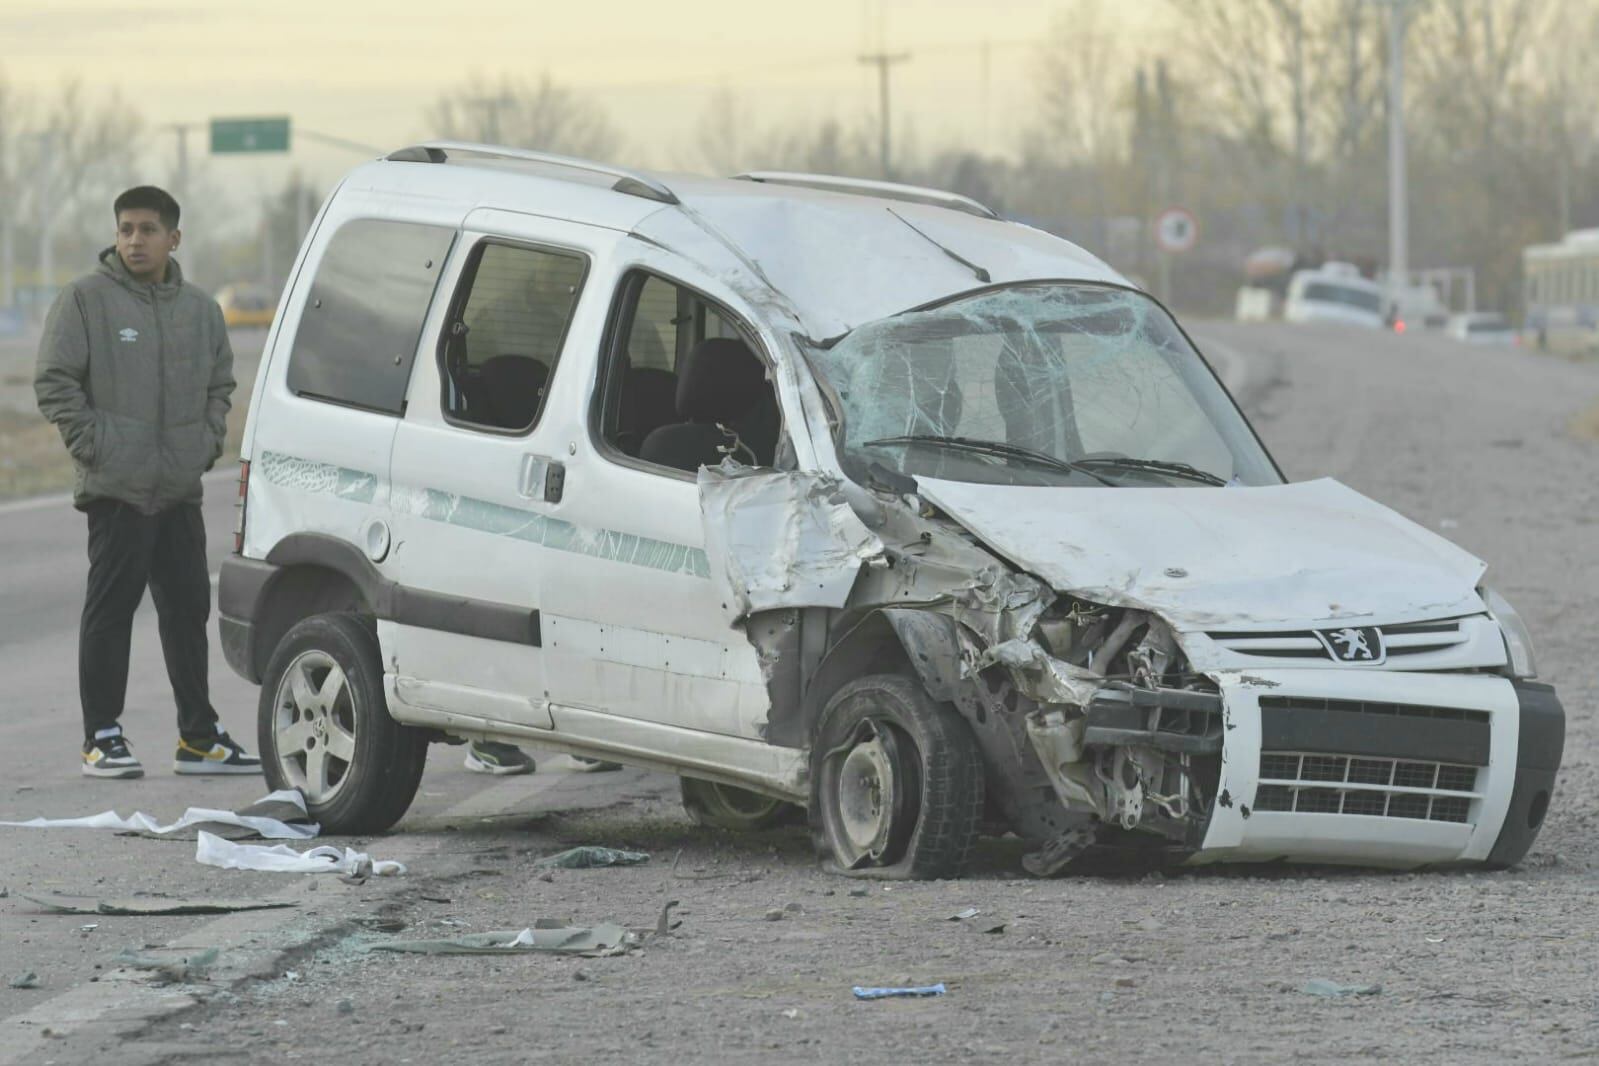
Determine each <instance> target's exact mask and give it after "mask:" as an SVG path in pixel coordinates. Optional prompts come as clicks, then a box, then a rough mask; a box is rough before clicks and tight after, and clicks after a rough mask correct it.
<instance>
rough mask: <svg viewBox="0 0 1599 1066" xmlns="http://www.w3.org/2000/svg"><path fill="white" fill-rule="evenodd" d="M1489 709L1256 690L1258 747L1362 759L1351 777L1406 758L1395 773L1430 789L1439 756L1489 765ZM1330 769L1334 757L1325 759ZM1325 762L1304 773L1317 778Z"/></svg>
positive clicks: (1405, 781) (1404, 781)
mask: <svg viewBox="0 0 1599 1066" xmlns="http://www.w3.org/2000/svg"><path fill="white" fill-rule="evenodd" d="M1491 720H1492V715H1491V714H1490V713H1489V712H1488V711H1479V710H1474V709H1468V708H1463V707H1434V706H1429V705H1427V704H1417V703H1387V702H1379V701H1371V700H1330V699H1320V698H1317V697H1312V696H1262V697H1260V746H1261V748H1262V749H1263V750H1265V751H1268V752H1273V751H1278V752H1282V751H1292V752H1302V753H1309V752H1314V753H1317V754H1325V755H1336V756H1339V757H1341V758H1345V759H1357V760H1360V761H1361V767H1360V768H1359V770H1358V771H1357V776H1356V777H1354V778H1347V779H1346V778H1344V777H1343V776H1342V774H1340V775H1339V777H1338V779H1339V780H1357V781H1360V782H1361V783H1364V784H1375V783H1377V782H1374V781H1367V780H1366V779H1365V777H1364V776H1360V775H1369V774H1371V773H1374V772H1377V771H1376V767H1375V765H1372V766H1367V765H1365V764H1366V762H1368V761H1370V762H1373V763H1376V762H1381V763H1384V764H1387V763H1389V762H1392V761H1394V760H1398V761H1400V762H1402V763H1404V764H1405V766H1404V769H1403V771H1402V772H1401V778H1400V779H1399V780H1393V779H1390V780H1389V781H1388V782H1387V783H1390V784H1398V785H1403V786H1404V787H1406V788H1432V787H1433V785H1434V781H1433V778H1432V776H1431V775H1432V768H1433V767H1434V766H1436V765H1437V764H1438V763H1450V764H1454V765H1458V766H1468V767H1469V766H1487V765H1488V755H1489V751H1490V748H1491V747H1492V740H1493V738H1492V729H1491ZM1325 768H1333V769H1336V768H1337V767H1336V764H1332V763H1328V764H1325ZM1323 769H1324V765H1323V764H1321V763H1317V764H1315V765H1314V767H1312V769H1311V771H1310V772H1308V773H1307V774H1306V778H1307V779H1308V780H1322V778H1320V777H1319V776H1312V774H1319V773H1320V772H1322V770H1323Z"/></svg>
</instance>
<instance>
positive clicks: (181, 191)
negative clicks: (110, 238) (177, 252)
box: [167, 122, 200, 281]
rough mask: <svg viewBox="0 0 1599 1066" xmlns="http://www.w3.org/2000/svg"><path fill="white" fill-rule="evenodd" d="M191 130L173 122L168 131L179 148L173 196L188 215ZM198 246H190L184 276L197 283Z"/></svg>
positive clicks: (198, 274)
mask: <svg viewBox="0 0 1599 1066" xmlns="http://www.w3.org/2000/svg"><path fill="white" fill-rule="evenodd" d="M191 128H192V127H191V126H190V124H189V123H186V122H172V123H169V124H168V125H167V129H169V130H171V131H172V133H173V135H174V136H175V137H176V138H177V147H178V165H177V168H176V169H175V170H174V171H173V184H175V185H176V186H177V190H176V191H175V192H174V194H173V196H174V198H175V199H176V200H177V201H178V205H179V206H180V207H181V208H183V210H184V211H185V212H186V213H189V212H192V211H193V209H194V205H193V204H192V203H191V202H190V197H189V130H190V129H191ZM196 246H197V245H190V246H189V249H190V250H189V251H188V252H186V253H185V254H184V257H183V260H184V262H186V263H187V264H188V267H187V268H186V269H185V270H184V274H185V276H186V277H187V278H188V280H190V281H195V280H197V279H198V278H199V277H200V273H199V270H198V268H197V267H196V266H195V257H194V254H193V249H194V248H195V247H196Z"/></svg>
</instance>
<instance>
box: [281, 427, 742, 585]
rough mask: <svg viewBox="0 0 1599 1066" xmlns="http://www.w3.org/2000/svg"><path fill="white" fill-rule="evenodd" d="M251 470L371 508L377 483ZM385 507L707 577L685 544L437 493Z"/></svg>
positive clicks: (303, 470) (349, 474) (313, 471)
mask: <svg viewBox="0 0 1599 1066" xmlns="http://www.w3.org/2000/svg"><path fill="white" fill-rule="evenodd" d="M256 469H258V470H259V471H260V473H261V475H262V476H263V477H265V478H266V479H267V480H268V481H270V482H272V483H273V484H276V485H283V486H285V487H287V488H296V489H300V490H302V491H305V492H324V493H331V494H333V495H335V496H338V497H340V498H341V499H347V500H351V501H352V502H356V503H371V502H372V500H373V499H374V498H375V497H376V495H377V486H378V478H377V475H375V474H368V473H364V472H362V471H360V470H350V469H347V468H345V467H340V466H333V465H331V464H328V463H315V462H312V461H310V460H308V459H299V458H296V457H294V456H290V455H282V454H280V453H278V452H263V453H262V454H261V465H260V466H259V467H258V468H256ZM390 503H391V505H392V506H393V508H394V509H395V510H396V511H405V512H408V513H411V514H415V515H417V516H418V517H420V518H426V519H428V520H429V521H433V522H443V523H445V524H446V525H452V526H460V527H461V528H463V529H472V530H476V531H477V532H480V533H489V534H492V535H494V536H498V537H512V538H514V539H516V540H521V541H526V542H527V543H529V544H537V545H539V546H540V547H544V548H549V549H551V550H552V551H562V552H571V553H573V554H575V555H586V556H589V557H590V558H594V559H607V560H610V561H613V562H618V563H624V564H626V565H629V566H643V567H647V568H649V569H651V570H664V571H666V572H668V573H674V574H686V575H688V576H690V577H697V578H703V579H705V580H709V579H710V576H711V566H710V560H708V559H707V558H706V556H705V552H703V551H701V550H700V549H699V548H692V547H689V546H688V545H687V544H673V543H671V542H670V541H664V540H654V539H653V538H650V537H641V536H638V535H637V534H634V533H622V532H619V531H617V530H614V529H588V528H584V527H582V526H576V525H573V524H572V523H571V522H568V521H566V520H565V519H562V518H551V517H549V516H547V515H541V514H537V513H535V512H533V511H523V510H520V509H518V508H515V507H506V506H504V505H502V504H497V503H490V502H488V501H487V500H476V499H473V498H472V497H470V496H456V495H453V494H451V493H448V492H441V491H439V490H438V489H422V490H420V491H416V492H405V491H403V490H402V491H400V492H396V493H394V494H393V497H392V499H391V501H390Z"/></svg>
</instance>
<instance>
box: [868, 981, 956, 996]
mask: <svg viewBox="0 0 1599 1066" xmlns="http://www.w3.org/2000/svg"><path fill="white" fill-rule="evenodd" d="M943 994H944V982H942V981H940V982H939V983H938V984H936V985H922V986H921V987H919V988H862V987H861V986H860V985H856V986H855V998H856V999H893V998H896V997H899V996H912V997H915V996H942V995H943Z"/></svg>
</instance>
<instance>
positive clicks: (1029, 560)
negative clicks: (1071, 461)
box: [918, 478, 1486, 630]
mask: <svg viewBox="0 0 1599 1066" xmlns="http://www.w3.org/2000/svg"><path fill="white" fill-rule="evenodd" d="M918 485H919V487H920V490H921V492H922V494H923V495H924V496H926V497H927V498H928V499H929V500H931V501H933V502H934V503H936V504H937V505H938V506H940V507H942V508H943V509H944V510H946V511H948V512H949V513H950V515H952V516H953V517H954V518H955V519H956V520H958V521H959V522H961V523H962V524H964V525H965V526H966V527H967V528H969V529H970V530H971V531H972V532H973V533H975V534H976V535H977V536H979V537H980V538H982V539H983V541H984V542H986V543H987V544H988V545H989V546H991V547H992V548H994V549H995V550H996V551H998V552H999V553H1000V554H1002V555H1004V556H1006V557H1007V558H1009V559H1011V560H1012V561H1014V562H1015V563H1016V564H1018V565H1019V566H1021V567H1023V568H1024V569H1026V570H1029V571H1031V572H1032V573H1035V574H1037V575H1038V576H1040V577H1042V578H1044V579H1045V580H1046V581H1048V582H1049V583H1050V584H1051V585H1052V586H1054V588H1055V589H1057V590H1059V591H1061V592H1070V593H1072V594H1073V595H1077V596H1081V597H1083V598H1084V599H1088V600H1093V601H1095V602H1099V603H1106V604H1110V605H1112V606H1120V607H1137V608H1143V609H1146V610H1152V611H1158V612H1159V613H1160V614H1161V615H1162V617H1164V618H1165V619H1166V620H1167V621H1169V622H1170V623H1171V624H1172V625H1173V626H1174V627H1175V628H1176V629H1178V630H1199V629H1205V628H1207V627H1218V626H1251V627H1253V626H1281V627H1283V628H1306V629H1310V628H1317V627H1320V626H1326V625H1334V624H1339V623H1344V624H1347V621H1348V620H1349V619H1354V618H1360V619H1368V620H1370V621H1371V622H1372V623H1382V624H1392V623H1398V622H1407V621H1424V620H1429V619H1434V618H1446V617H1449V616H1451V615H1468V614H1479V613H1481V612H1482V610H1483V605H1482V600H1481V598H1480V597H1479V596H1478V595H1477V593H1476V587H1477V585H1478V583H1479V582H1480V581H1481V579H1482V574H1483V571H1484V570H1485V569H1486V567H1485V565H1484V564H1483V562H1482V561H1481V560H1480V559H1477V558H1476V557H1475V556H1473V555H1471V554H1470V553H1468V552H1465V551H1463V550H1461V549H1460V548H1458V547H1456V546H1455V545H1453V544H1450V543H1449V542H1448V541H1446V540H1444V539H1443V538H1441V537H1439V536H1438V535H1436V534H1435V533H1432V532H1431V531H1430V530H1427V529H1425V528H1423V527H1422V526H1419V525H1417V524H1415V523H1414V522H1411V521H1409V520H1408V519H1405V518H1403V517H1401V516H1400V515H1398V514H1396V513H1395V512H1393V511H1391V510H1389V509H1388V508H1386V507H1383V506H1382V505H1380V504H1377V503H1374V502H1372V501H1371V500H1368V499H1366V498H1365V497H1363V496H1361V495H1360V494H1358V493H1356V492H1354V491H1353V490H1351V489H1349V488H1347V487H1345V486H1344V485H1341V484H1339V483H1338V482H1336V481H1333V480H1331V479H1328V478H1323V479H1320V480H1317V481H1307V482H1300V483H1297V484H1291V485H1269V486H1260V487H1253V488H1227V489H1206V488H1194V489H1175V488H1164V489H1154V488H1150V489H1142V488H1046V487H1035V486H1009V485H981V484H975V483H969V482H957V481H943V480H938V479H933V478H918Z"/></svg>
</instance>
